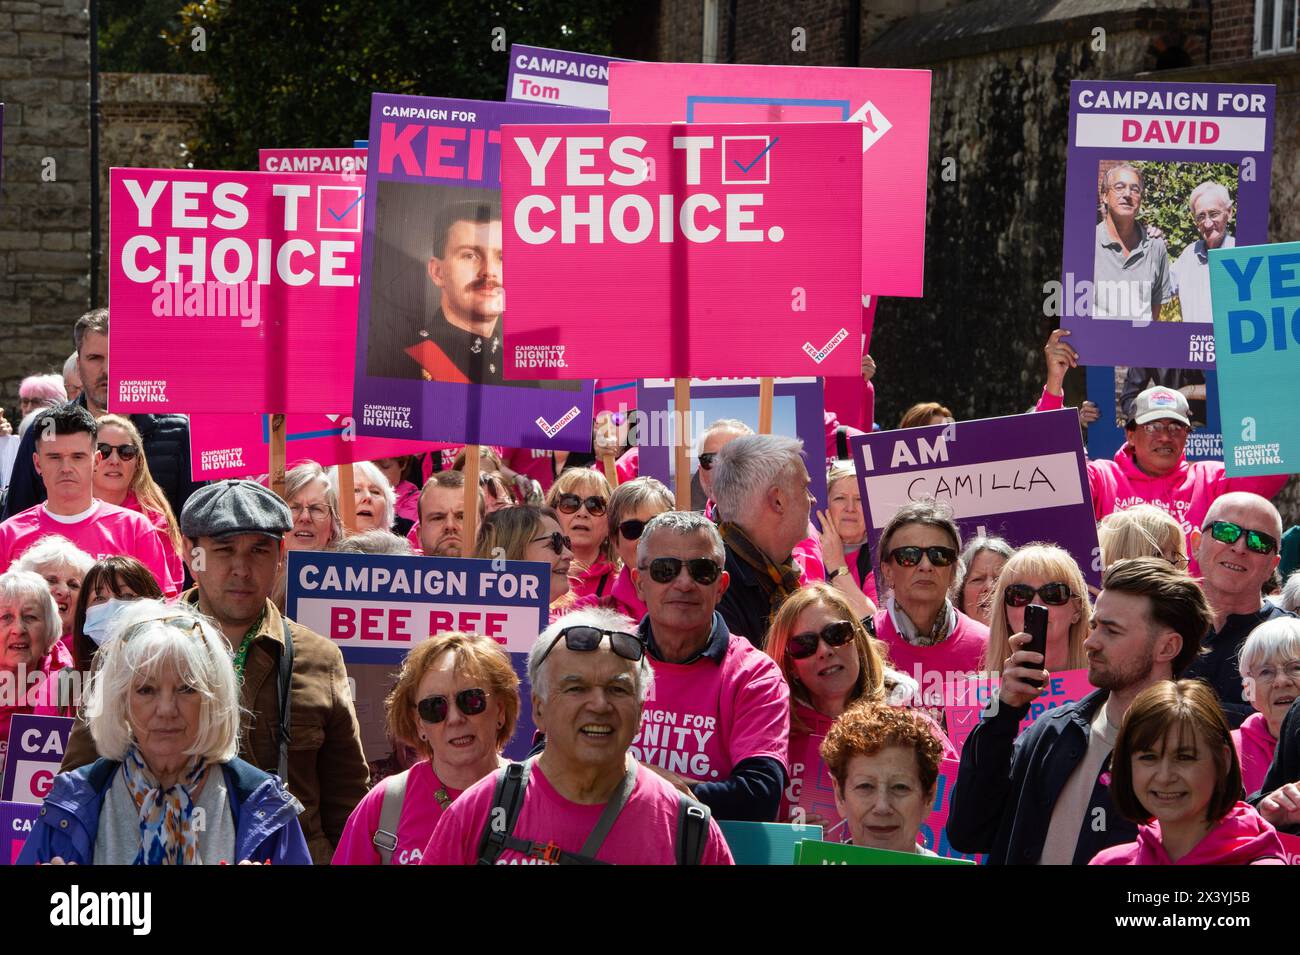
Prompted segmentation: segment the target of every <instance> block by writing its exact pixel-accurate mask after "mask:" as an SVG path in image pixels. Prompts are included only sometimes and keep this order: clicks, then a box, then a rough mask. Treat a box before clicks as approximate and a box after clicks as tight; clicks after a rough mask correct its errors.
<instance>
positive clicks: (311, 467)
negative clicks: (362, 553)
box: [284, 461, 343, 544]
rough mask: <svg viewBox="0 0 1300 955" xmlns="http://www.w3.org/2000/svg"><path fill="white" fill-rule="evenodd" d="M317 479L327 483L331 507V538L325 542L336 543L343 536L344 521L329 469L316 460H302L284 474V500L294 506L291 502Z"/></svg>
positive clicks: (327, 500)
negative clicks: (340, 514)
mask: <svg viewBox="0 0 1300 955" xmlns="http://www.w3.org/2000/svg"><path fill="white" fill-rule="evenodd" d="M315 481H323V482H324V483H325V503H326V505H328V506H329V509H330V539H329V540H328V541H326V542H325V543H326V544H334V543H336V542H337V541H338V540H339V538H341V537H342V536H343V522H342V521H341V520H339V495H338V491H336V490H335V488H334V482H333V481H332V480H331V479H330V474H329V472H328V471H326V470H325V469H324V468H323V467H321V466H320V465H319V464H317V463H316V462H315V461H300V462H299V463H298V465H297V466H296V467H293V468H291V469H290V470H289V472H288V473H287V474H286V475H285V476H284V501H285V503H286V504H289V505H290V506H291V507H292V504H291V503H290V502H292V501H293V499H294V498H295V497H297V496H298V495H299V494H301V493H302V492H303V491H305V490H306V489H307V488H308V487H310V486H311V485H312V483H313V482H315ZM290 514H291V515H292V511H291V512H290ZM291 533H292V532H291Z"/></svg>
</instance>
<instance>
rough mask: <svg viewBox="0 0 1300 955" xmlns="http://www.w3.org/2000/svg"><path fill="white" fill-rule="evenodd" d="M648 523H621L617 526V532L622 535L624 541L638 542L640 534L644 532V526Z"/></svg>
mask: <svg viewBox="0 0 1300 955" xmlns="http://www.w3.org/2000/svg"><path fill="white" fill-rule="evenodd" d="M648 523H650V522H649V521H623V522H622V523H621V524H619V525H618V532H619V533H620V534H622V535H623V539H624V540H629V541H639V540H640V539H641V534H642V533H643V532H644V531H645V526H646V524H648Z"/></svg>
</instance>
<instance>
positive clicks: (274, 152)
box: [257, 149, 366, 182]
mask: <svg viewBox="0 0 1300 955" xmlns="http://www.w3.org/2000/svg"><path fill="white" fill-rule="evenodd" d="M257 168H258V169H260V170H261V171H262V172H311V173H335V174H338V175H342V176H350V175H358V176H359V177H360V179H361V181H363V182H364V181H365V177H366V150H364V149H259V150H258V151H257Z"/></svg>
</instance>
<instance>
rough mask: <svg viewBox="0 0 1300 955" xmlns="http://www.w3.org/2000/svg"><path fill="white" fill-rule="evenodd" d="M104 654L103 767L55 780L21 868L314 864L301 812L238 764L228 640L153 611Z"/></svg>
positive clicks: (177, 609) (97, 715)
mask: <svg viewBox="0 0 1300 955" xmlns="http://www.w3.org/2000/svg"><path fill="white" fill-rule="evenodd" d="M119 626H120V630H118V632H117V633H115V634H114V635H113V636H111V637H110V638H109V640H108V641H107V642H106V643H105V644H104V646H103V647H102V648H101V649H100V654H99V657H98V658H97V669H96V670H95V672H94V674H93V675H92V676H91V680H90V688H89V690H88V693H87V699H86V706H85V716H86V721H87V723H88V724H89V727H90V732H91V735H92V736H93V737H94V739H95V746H96V748H97V749H98V750H99V752H100V753H101V754H102V756H101V758H100V759H99V760H97V761H96V762H94V763H92V764H90V765H89V766H83V767H82V768H80V769H78V770H75V771H73V772H70V773H62V774H60V775H58V776H56V777H55V779H54V783H53V786H52V788H51V789H50V793H49V795H48V796H47V797H46V799H45V803H44V805H43V807H42V808H41V815H40V817H39V819H38V821H37V822H36V824H35V825H34V826H33V828H32V833H31V835H30V836H29V837H28V839H27V844H26V845H25V846H24V847H23V851H22V854H21V855H20V856H19V858H18V864H19V865H31V864H34V863H76V864H79V865H92V864H93V865H203V864H207V865H216V864H226V863H230V864H233V863H240V864H243V863H275V864H277V865H310V864H311V855H310V853H309V852H308V850H307V841H306V839H305V838H304V837H303V834H302V828H301V826H300V825H299V824H298V813H299V812H300V811H301V809H302V805H301V804H300V803H299V802H298V801H297V800H296V799H294V798H293V796H291V795H290V794H289V792H288V790H286V789H285V788H284V787H283V786H282V784H281V783H280V781H279V780H278V779H276V778H275V777H274V776H271V775H270V774H268V773H264V772H262V771H261V770H260V769H257V768H256V767H254V766H252V765H250V764H249V763H246V762H244V761H243V760H241V759H239V758H238V757H236V755H235V754H236V753H237V752H238V750H239V721H240V711H239V689H238V682H237V680H236V677H235V669H234V667H233V666H232V665H231V662H230V650H229V647H228V645H227V643H226V640H225V638H224V637H223V636H222V635H221V631H220V630H218V629H217V628H216V627H215V626H214V625H213V624H212V623H211V622H210V621H209V620H208V619H207V618H205V617H203V616H201V615H200V614H198V613H196V612H195V611H194V610H192V609H190V608H188V607H186V606H184V605H167V604H164V603H163V602H161V601H157V600H142V601H139V602H138V605H136V606H133V607H132V608H131V612H130V613H129V614H126V615H124V616H123V618H122V620H121V622H120V624H119Z"/></svg>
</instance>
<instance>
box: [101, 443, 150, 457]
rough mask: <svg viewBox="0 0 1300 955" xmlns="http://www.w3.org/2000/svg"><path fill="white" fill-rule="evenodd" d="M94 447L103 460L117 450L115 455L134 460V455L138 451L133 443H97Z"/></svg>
mask: <svg viewBox="0 0 1300 955" xmlns="http://www.w3.org/2000/svg"><path fill="white" fill-rule="evenodd" d="M95 448H96V449H97V450H98V451H99V456H100V457H102V458H103V459H104V460H105V461H107V460H108V459H109V458H111V457H112V456H113V452H114V451H116V452H117V456H118V457H119V458H121V459H122V460H123V461H134V460H135V456H136V455H137V454H139V453H140V451H139V449H137V448H136V446H135V445H134V444H102V443H101V444H97V445H95Z"/></svg>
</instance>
